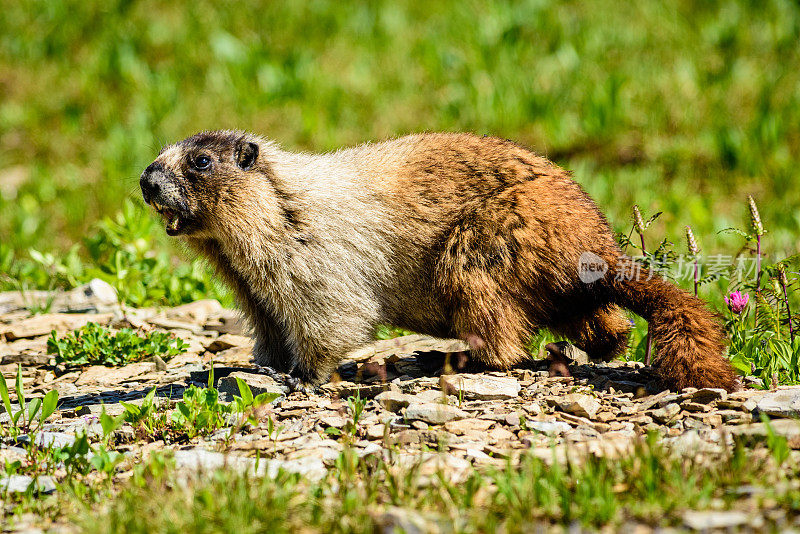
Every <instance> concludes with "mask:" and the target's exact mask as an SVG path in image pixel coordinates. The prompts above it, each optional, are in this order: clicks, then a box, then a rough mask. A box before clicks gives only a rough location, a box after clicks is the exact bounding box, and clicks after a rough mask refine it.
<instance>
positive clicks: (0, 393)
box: [0, 375, 11, 416]
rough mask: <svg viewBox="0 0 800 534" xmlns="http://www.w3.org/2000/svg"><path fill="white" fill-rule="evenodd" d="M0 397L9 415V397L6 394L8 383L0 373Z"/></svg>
mask: <svg viewBox="0 0 800 534" xmlns="http://www.w3.org/2000/svg"><path fill="white" fill-rule="evenodd" d="M0 398H2V399H3V406H5V408H6V411H7V412H8V415H9V416H10V415H11V397H9V395H8V384H6V379H5V377H3V376H2V375H0Z"/></svg>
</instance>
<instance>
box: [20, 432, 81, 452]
mask: <svg viewBox="0 0 800 534" xmlns="http://www.w3.org/2000/svg"><path fill="white" fill-rule="evenodd" d="M17 441H19V442H20V443H28V442H30V437H29V436H27V435H22V436H20V437H19V438H17ZM33 443H34V444H35V445H36V446H37V447H52V448H64V447H69V446H70V445H72V444H73V443H75V436H74V435H72V434H65V433H64V432H39V433H38V434H36V435H35V436H34V438H33Z"/></svg>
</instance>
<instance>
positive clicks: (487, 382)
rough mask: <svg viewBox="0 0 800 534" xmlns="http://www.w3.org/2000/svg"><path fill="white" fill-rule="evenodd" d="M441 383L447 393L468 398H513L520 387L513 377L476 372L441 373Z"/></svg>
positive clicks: (516, 395)
mask: <svg viewBox="0 0 800 534" xmlns="http://www.w3.org/2000/svg"><path fill="white" fill-rule="evenodd" d="M441 383H442V387H443V388H445V390H446V391H447V392H448V393H450V394H453V395H459V394H463V396H464V397H465V398H467V399H470V400H472V399H477V400H501V399H513V398H516V397H518V396H519V392H520V389H522V387H521V386H520V385H519V382H518V381H517V379H515V378H507V377H500V376H489V375H477V374H457V375H443V376H442V377H441Z"/></svg>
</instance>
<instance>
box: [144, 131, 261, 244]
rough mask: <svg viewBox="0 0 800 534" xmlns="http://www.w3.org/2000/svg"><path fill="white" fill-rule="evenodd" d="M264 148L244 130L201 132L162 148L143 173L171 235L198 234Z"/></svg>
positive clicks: (147, 190)
mask: <svg viewBox="0 0 800 534" xmlns="http://www.w3.org/2000/svg"><path fill="white" fill-rule="evenodd" d="M258 153H259V150H258V145H257V144H256V143H254V142H251V141H250V140H249V139H248V137H247V136H246V135H245V134H242V133H238V132H202V133H198V134H195V135H193V136H192V137H189V138H188V139H184V140H183V141H181V142H180V143H177V144H175V145H170V146H167V147H165V148H163V149H162V150H161V152H160V153H159V155H158V157H157V158H156V160H155V161H154V162H153V163H151V164H150V165H149V166H148V167H147V168H146V169H145V170H144V172H143V173H142V176H141V178H139V185H140V187H141V189H142V196H143V197H144V201H145V202H147V203H148V204H150V205H151V206H153V208H155V210H156V211H157V212H158V213H159V214H161V216H162V217H163V218H164V221H165V223H166V230H167V234H168V235H171V236H177V235H181V234H185V235H192V234H197V233H198V232H202V231H203V230H205V229H206V226H207V225H208V222H209V220H210V218H211V217H213V216H214V213H215V211H216V208H217V206H218V205H219V203H220V202H221V201H223V200H224V199H225V197H226V196H227V192H228V191H230V190H231V187H232V186H234V185H235V183H236V181H237V176H239V175H240V174H241V172H242V171H248V170H250V169H252V168H253V166H254V165H255V164H256V162H257V160H258V155H259V154H258Z"/></svg>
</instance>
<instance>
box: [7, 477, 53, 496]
mask: <svg viewBox="0 0 800 534" xmlns="http://www.w3.org/2000/svg"><path fill="white" fill-rule="evenodd" d="M31 487H32V489H33V490H34V493H47V494H49V493H53V492H55V491H56V482H55V480H53V477H50V476H45V475H42V476H38V477H36V478H33V477H29V476H28V475H10V476H7V477H5V478H0V494H1V493H4V492H8V493H25V492H26V491H28V488H31Z"/></svg>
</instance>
